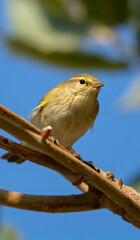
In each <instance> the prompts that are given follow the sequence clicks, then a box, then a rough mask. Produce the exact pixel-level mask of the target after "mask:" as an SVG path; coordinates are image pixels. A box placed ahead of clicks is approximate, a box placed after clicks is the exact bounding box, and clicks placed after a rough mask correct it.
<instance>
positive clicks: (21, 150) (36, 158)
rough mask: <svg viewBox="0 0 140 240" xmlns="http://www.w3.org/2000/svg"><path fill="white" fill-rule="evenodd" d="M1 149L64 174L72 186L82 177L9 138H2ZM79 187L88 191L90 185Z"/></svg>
mask: <svg viewBox="0 0 140 240" xmlns="http://www.w3.org/2000/svg"><path fill="white" fill-rule="evenodd" d="M0 147H1V148H2V149H4V150H6V151H8V152H11V153H13V154H15V155H17V156H19V157H21V158H23V159H25V160H29V161H31V162H33V163H36V164H38V165H41V166H44V167H47V168H50V169H52V170H55V171H57V172H59V173H60V174H62V175H63V176H64V177H65V178H66V179H67V180H69V181H70V182H71V183H72V184H73V183H74V182H77V181H78V180H79V179H80V178H81V176H80V175H79V174H78V173H74V172H72V171H71V170H69V169H68V168H66V167H64V166H63V165H62V164H60V163H58V162H56V161H55V160H54V159H52V158H51V157H49V156H47V155H46V154H43V153H41V152H38V151H35V150H33V149H31V148H28V147H25V146H22V145H21V144H18V143H15V142H13V141H11V140H9V139H8V138H5V137H3V136H0ZM77 187H78V188H79V189H80V190H81V191H82V192H87V191H88V185H87V184H86V183H84V182H81V183H80V184H79V185H77Z"/></svg>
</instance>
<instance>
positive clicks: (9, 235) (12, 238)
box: [0, 226, 21, 240]
mask: <svg viewBox="0 0 140 240" xmlns="http://www.w3.org/2000/svg"><path fill="white" fill-rule="evenodd" d="M0 240H21V238H20V237H19V236H18V234H17V232H16V231H15V230H14V229H13V228H11V227H2V226H1V227H0Z"/></svg>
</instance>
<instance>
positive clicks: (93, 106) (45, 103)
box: [2, 74, 104, 163]
mask: <svg viewBox="0 0 140 240" xmlns="http://www.w3.org/2000/svg"><path fill="white" fill-rule="evenodd" d="M102 86H104V84H103V83H101V82H100V81H99V80H98V79H97V78H95V77H93V76H91V75H88V74H79V75H76V76H74V77H72V78H70V79H68V80H66V81H63V82H60V83H59V84H58V85H57V86H55V87H54V88H52V89H51V90H50V91H49V92H47V93H46V95H45V96H44V97H43V98H42V99H41V100H40V102H39V104H38V106H37V107H36V108H35V109H33V110H32V112H31V123H32V124H33V125H35V126H36V127H38V128H39V129H41V130H42V129H43V128H45V127H47V126H51V127H52V131H51V135H52V136H53V137H55V138H56V139H57V140H58V141H59V143H60V144H61V145H63V146H64V147H65V148H67V149H68V150H70V149H71V147H72V145H73V144H74V143H75V142H76V141H77V140H78V139H79V138H80V137H81V136H83V135H84V134H85V133H86V131H87V130H88V129H89V128H90V127H92V126H93V123H94V121H95V119H96V116H97V114H98V111H99V103H98V100H97V97H98V93H99V90H100V87H102ZM2 158H3V159H7V160H8V161H9V162H17V163H21V162H22V161H23V159H21V158H19V157H18V156H16V155H14V154H12V153H5V154H4V155H3V156H2Z"/></svg>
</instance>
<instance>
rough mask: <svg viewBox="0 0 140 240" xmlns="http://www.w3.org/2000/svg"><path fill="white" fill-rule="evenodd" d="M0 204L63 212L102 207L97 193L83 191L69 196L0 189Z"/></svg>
mask: <svg viewBox="0 0 140 240" xmlns="http://www.w3.org/2000/svg"><path fill="white" fill-rule="evenodd" d="M0 204H2V205H5V206H9V207H14V208H20V209H25V210H32V211H39V212H50V213H60V212H61V213H64V212H81V211H89V210H95V209H100V208H103V206H102V203H101V202H100V201H99V194H96V195H95V196H93V194H91V193H84V194H79V195H70V196H40V195H38V196H37V195H29V194H23V193H18V192H11V191H6V190H0Z"/></svg>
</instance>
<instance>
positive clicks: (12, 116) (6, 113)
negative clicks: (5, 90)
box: [0, 104, 41, 134]
mask: <svg viewBox="0 0 140 240" xmlns="http://www.w3.org/2000/svg"><path fill="white" fill-rule="evenodd" d="M0 116H1V117H4V118H5V119H7V120H9V121H11V122H13V123H16V124H17V125H20V126H21V127H23V128H26V129H28V130H31V131H33V132H35V133H37V134H41V131H40V130H39V129H38V128H36V127H35V126H34V125H32V124H31V123H29V122H28V121H26V120H25V119H24V118H22V117H20V116H19V115H17V114H16V113H13V112H12V111H10V110H9V109H7V108H5V107H4V106H2V105H1V104H0Z"/></svg>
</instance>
